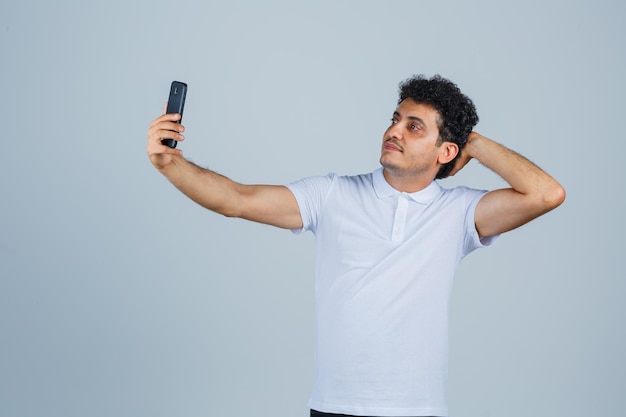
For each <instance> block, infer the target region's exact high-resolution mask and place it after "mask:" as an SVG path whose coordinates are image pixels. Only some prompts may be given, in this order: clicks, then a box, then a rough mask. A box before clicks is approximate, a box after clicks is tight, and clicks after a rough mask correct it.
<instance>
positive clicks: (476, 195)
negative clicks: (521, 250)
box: [463, 188, 500, 256]
mask: <svg viewBox="0 0 626 417" xmlns="http://www.w3.org/2000/svg"><path fill="white" fill-rule="evenodd" d="M465 192H466V193H467V198H468V200H469V204H468V206H467V211H466V213H465V245H464V253H463V255H464V256H465V255H467V254H469V253H470V252H472V251H474V250H475V249H478V248H483V247H487V246H491V245H492V244H494V243H495V241H496V240H497V239H498V237H499V236H500V235H494V236H486V237H482V238H481V237H480V236H479V235H478V230H476V221H475V214H476V206H478V202H479V201H480V199H481V198H483V196H484V195H485V194H487V191H485V190H473V189H469V188H468V189H466V191H465Z"/></svg>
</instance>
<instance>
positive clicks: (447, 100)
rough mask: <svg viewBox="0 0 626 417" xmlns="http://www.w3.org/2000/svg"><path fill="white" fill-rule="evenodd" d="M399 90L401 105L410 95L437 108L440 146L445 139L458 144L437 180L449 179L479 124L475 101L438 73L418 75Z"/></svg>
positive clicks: (438, 143) (403, 84)
mask: <svg viewBox="0 0 626 417" xmlns="http://www.w3.org/2000/svg"><path fill="white" fill-rule="evenodd" d="M399 93H400V98H399V99H398V104H400V103H402V102H403V101H404V100H406V99H407V98H410V99H413V100H414V101H415V102H416V103H422V104H427V105H429V106H431V107H432V108H433V109H435V110H437V112H438V113H439V120H438V127H439V140H438V142H437V145H441V144H442V143H443V142H453V143H456V144H457V145H458V146H459V153H458V154H457V156H456V157H455V158H454V159H453V160H452V161H450V162H448V163H447V164H445V165H443V166H442V167H441V168H440V169H439V172H438V173H437V176H436V177H435V178H436V179H440V178H446V177H447V176H448V175H449V174H450V171H452V168H453V167H454V163H455V162H456V160H457V159H458V157H459V156H460V155H461V152H462V150H463V148H464V147H465V144H466V143H467V136H468V135H469V134H470V133H471V132H472V129H473V128H474V126H476V124H477V123H478V114H477V113H476V107H475V106H474V103H473V102H472V100H471V99H470V98H469V97H467V96H466V95H465V94H463V93H462V92H461V90H460V89H459V87H457V85H456V84H454V83H453V82H452V81H450V80H448V79H446V78H443V77H442V76H440V75H438V74H437V75H435V76H433V77H432V78H426V77H425V76H424V75H415V76H413V77H411V78H409V79H407V80H405V81H402V82H401V83H400V91H399Z"/></svg>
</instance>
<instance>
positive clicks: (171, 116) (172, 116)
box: [150, 113, 181, 127]
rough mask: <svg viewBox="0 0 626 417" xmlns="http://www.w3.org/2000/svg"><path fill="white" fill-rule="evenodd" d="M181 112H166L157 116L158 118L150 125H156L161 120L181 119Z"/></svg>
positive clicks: (174, 120)
mask: <svg viewBox="0 0 626 417" xmlns="http://www.w3.org/2000/svg"><path fill="white" fill-rule="evenodd" d="M180 117H181V116H180V114H178V113H166V114H162V115H161V116H159V117H157V118H156V119H154V120H153V121H152V122H151V123H150V126H151V127H152V126H154V125H156V124H158V123H161V122H177V121H179V120H180Z"/></svg>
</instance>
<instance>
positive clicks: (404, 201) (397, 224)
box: [391, 194, 409, 242]
mask: <svg viewBox="0 0 626 417" xmlns="http://www.w3.org/2000/svg"><path fill="white" fill-rule="evenodd" d="M408 207H409V200H408V196H407V195H405V194H398V197H397V204H396V213H395V215H394V219H393V228H392V229H391V241H392V242H401V241H402V240H404V228H405V225H406V213H407V210H408Z"/></svg>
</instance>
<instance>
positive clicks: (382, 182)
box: [373, 168, 441, 204]
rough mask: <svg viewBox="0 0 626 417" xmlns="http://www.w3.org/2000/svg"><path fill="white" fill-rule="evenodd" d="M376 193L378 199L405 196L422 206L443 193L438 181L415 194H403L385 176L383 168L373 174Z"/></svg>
mask: <svg viewBox="0 0 626 417" xmlns="http://www.w3.org/2000/svg"><path fill="white" fill-rule="evenodd" d="M373 182H374V191H375V192H376V196H377V197H378V198H387V197H392V196H394V195H398V194H405V195H407V196H409V197H410V198H411V199H412V200H413V201H415V202H417V203H420V204H429V203H430V202H431V201H433V199H434V198H435V197H436V196H437V195H438V194H439V193H440V192H441V186H440V185H439V184H438V183H437V181H433V182H431V183H430V184H429V185H428V186H427V187H426V188H424V189H423V190H419V191H416V192H414V193H403V192H401V191H398V190H396V189H395V188H393V187H392V186H391V185H389V183H388V182H387V180H386V179H385V176H384V175H383V168H378V169H377V170H376V171H374V173H373Z"/></svg>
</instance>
